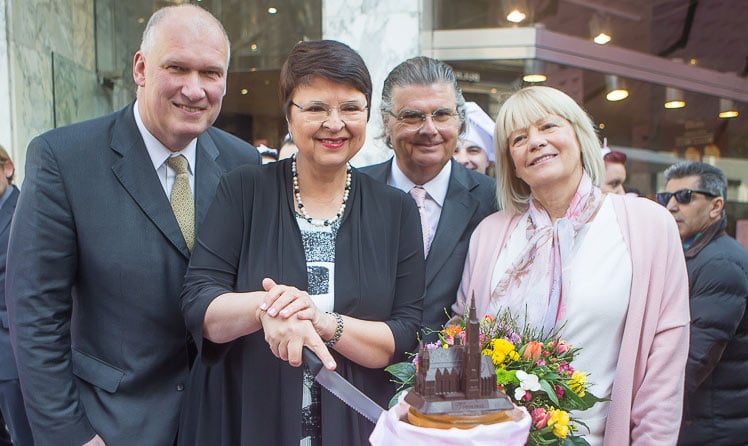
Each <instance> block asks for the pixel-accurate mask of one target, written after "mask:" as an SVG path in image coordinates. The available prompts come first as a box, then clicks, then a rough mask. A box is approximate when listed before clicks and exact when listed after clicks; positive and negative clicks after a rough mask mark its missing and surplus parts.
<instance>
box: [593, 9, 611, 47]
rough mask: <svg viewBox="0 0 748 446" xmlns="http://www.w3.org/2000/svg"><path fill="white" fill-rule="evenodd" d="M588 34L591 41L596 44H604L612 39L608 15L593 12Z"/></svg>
mask: <svg viewBox="0 0 748 446" xmlns="http://www.w3.org/2000/svg"><path fill="white" fill-rule="evenodd" d="M590 35H591V36H592V41H593V42H595V43H596V44H598V45H605V44H606V43H608V42H610V41H611V40H612V39H613V37H612V36H613V32H612V30H611V27H610V17H608V16H607V15H603V14H595V15H593V16H592V18H591V19H590Z"/></svg>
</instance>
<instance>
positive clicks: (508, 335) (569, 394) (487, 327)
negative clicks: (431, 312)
mask: <svg viewBox="0 0 748 446" xmlns="http://www.w3.org/2000/svg"><path fill="white" fill-rule="evenodd" d="M457 337H460V340H461V341H463V343H464V337H465V321H464V319H461V318H460V319H455V320H453V321H452V323H451V324H449V325H447V326H446V327H445V328H444V329H442V330H441V331H440V332H439V340H438V341H437V342H434V343H432V344H429V345H427V346H426V347H427V348H430V349H435V348H449V347H451V346H452V345H454V344H455V338H457ZM479 341H480V344H481V350H482V354H483V355H485V356H489V357H490V358H491V361H492V362H493V365H494V366H495V367H496V386H497V388H498V389H499V390H501V391H502V392H504V393H506V394H507V395H509V396H510V397H511V398H512V400H514V401H515V403H516V404H517V405H519V406H524V407H525V409H527V412H528V413H529V414H530V416H531V417H532V426H531V428H530V435H529V437H528V440H527V444H529V445H559V446H561V445H587V444H588V443H587V441H586V440H585V439H584V438H583V437H582V434H581V432H580V430H581V429H582V428H583V429H585V430H587V426H586V425H584V423H582V422H581V421H579V420H577V419H575V418H574V417H573V416H572V415H571V414H570V412H571V411H582V410H586V409H589V408H590V407H592V406H593V405H594V404H596V403H597V402H600V401H604V400H603V399H601V398H598V397H596V396H595V395H593V394H592V393H591V392H589V390H588V387H589V383H588V382H587V376H586V375H585V374H584V373H583V372H581V371H578V370H574V368H573V367H572V361H573V359H574V355H575V354H576V352H577V351H578V350H579V349H578V348H575V347H572V346H571V345H569V344H567V343H566V342H564V341H563V340H562V339H561V338H560V336H559V330H554V331H552V332H551V333H547V334H546V333H543V331H542V330H535V329H532V328H530V327H527V326H524V327H518V324H517V323H516V320H515V319H514V318H513V317H512V315H511V314H509V313H508V312H504V313H500V314H499V315H498V316H497V317H493V316H490V315H486V316H485V317H484V318H483V320H481V322H480V334H479ZM417 364H418V355H414V358H413V361H411V362H400V363H397V364H392V365H390V366H389V367H387V368H386V369H385V370H386V371H387V372H389V373H390V374H391V375H393V377H394V379H393V381H394V382H395V383H396V384H398V386H399V388H398V391H399V392H398V394H396V395H395V396H394V397H393V398H392V401H391V402H390V406H392V405H394V404H395V403H396V402H397V400H398V397H399V395H400V393H402V392H403V391H407V390H410V389H411V388H412V387H413V383H414V376H415V373H416V367H417Z"/></svg>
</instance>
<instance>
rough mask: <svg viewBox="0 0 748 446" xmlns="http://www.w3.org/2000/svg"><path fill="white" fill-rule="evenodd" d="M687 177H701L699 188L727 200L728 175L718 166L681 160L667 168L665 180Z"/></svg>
mask: <svg viewBox="0 0 748 446" xmlns="http://www.w3.org/2000/svg"><path fill="white" fill-rule="evenodd" d="M686 177H699V184H698V188H699V189H701V190H704V191H707V192H711V193H713V194H714V195H718V196H720V197H722V198H723V199H725V200H727V177H726V176H725V173H724V172H722V170H720V169H718V168H717V167H714V166H712V165H711V164H707V163H702V162H698V161H680V162H677V163H675V164H673V165H672V166H670V167H668V168H667V169H666V170H665V182H668V181H670V180H673V179H680V178H686Z"/></svg>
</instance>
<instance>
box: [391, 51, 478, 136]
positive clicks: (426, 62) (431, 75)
mask: <svg viewBox="0 0 748 446" xmlns="http://www.w3.org/2000/svg"><path fill="white" fill-rule="evenodd" d="M438 83H446V84H449V85H451V86H452V87H454V90H455V102H456V104H457V114H458V116H459V118H460V134H462V133H464V132H465V127H466V124H465V98H464V97H463V96H462V90H461V89H460V86H459V85H458V84H457V76H455V72H454V70H452V67H450V66H449V65H447V64H446V63H444V62H442V61H440V60H437V59H433V58H431V57H426V56H418V57H413V58H410V59H408V60H406V61H405V62H402V63H400V65H398V66H396V67H395V68H393V69H392V71H390V74H388V75H387V78H386V79H385V80H384V85H383V86H382V104H381V105H380V109H381V110H382V111H383V112H390V111H392V107H393V104H392V90H393V89H394V88H395V87H407V86H410V85H431V84H438ZM385 125H386V123H385Z"/></svg>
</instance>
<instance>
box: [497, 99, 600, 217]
mask: <svg viewBox="0 0 748 446" xmlns="http://www.w3.org/2000/svg"><path fill="white" fill-rule="evenodd" d="M548 115H556V116H560V117H562V118H564V119H565V120H567V121H569V123H570V124H571V127H572V128H573V129H574V134H575V135H576V137H577V141H578V142H579V148H580V150H581V152H582V159H581V160H580V161H581V163H582V167H583V168H584V171H585V172H587V175H589V176H590V179H591V180H592V184H594V185H595V186H597V187H600V183H601V181H602V180H603V178H605V164H604V162H603V157H602V148H601V147H600V141H599V139H598V138H597V133H596V132H595V125H594V124H593V122H592V119H591V118H590V116H589V115H588V114H587V112H585V111H584V109H582V107H580V106H579V104H577V103H576V102H575V101H574V99H572V98H571V97H569V95H567V94H566V93H564V92H563V91H561V90H557V89H555V88H551V87H543V86H536V87H525V88H523V89H521V90H519V91H516V92H515V93H513V94H512V95H511V96H510V97H509V99H507V100H506V102H504V104H503V105H502V106H501V108H500V109H499V114H498V117H497V118H496V129H495V130H494V148H495V149H496V178H497V180H496V198H497V199H498V201H499V207H500V208H502V209H504V210H505V211H507V212H509V213H520V212H523V211H524V210H526V209H527V207H528V205H529V202H530V193H531V191H530V186H528V185H527V183H525V182H524V181H522V179H520V178H518V177H517V175H516V172H515V169H514V162H513V161H512V156H511V153H510V150H509V135H511V133H512V132H513V131H515V130H516V129H521V128H526V127H529V126H530V125H531V124H532V123H534V122H537V121H538V120H540V119H543V118H545V117H546V116H548Z"/></svg>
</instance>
